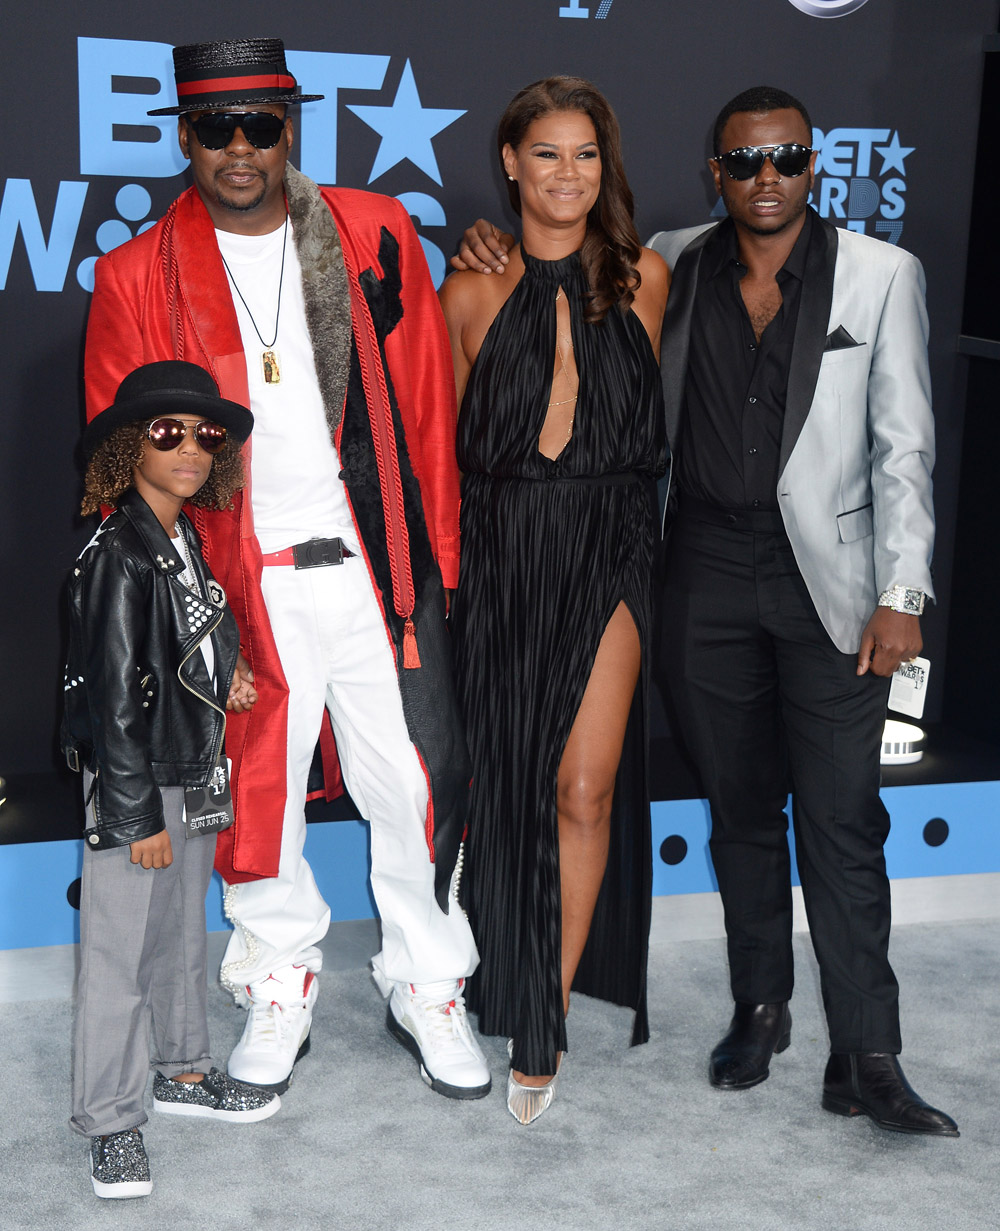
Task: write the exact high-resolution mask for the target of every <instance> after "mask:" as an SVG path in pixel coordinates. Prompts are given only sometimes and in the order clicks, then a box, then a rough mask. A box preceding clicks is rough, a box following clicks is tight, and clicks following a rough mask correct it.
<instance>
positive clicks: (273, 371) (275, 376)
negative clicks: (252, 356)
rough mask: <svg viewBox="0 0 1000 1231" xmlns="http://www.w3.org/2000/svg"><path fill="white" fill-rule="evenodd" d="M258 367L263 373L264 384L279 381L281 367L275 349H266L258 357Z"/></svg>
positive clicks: (278, 382) (275, 383) (277, 382)
mask: <svg viewBox="0 0 1000 1231" xmlns="http://www.w3.org/2000/svg"><path fill="white" fill-rule="evenodd" d="M260 367H261V371H262V372H263V374H264V384H265V385H277V384H280V383H281V367H280V363H279V360H278V352H277V351H276V350H266V351H264V353H263V354H262V355H261V357H260Z"/></svg>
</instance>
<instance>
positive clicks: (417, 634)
mask: <svg viewBox="0 0 1000 1231" xmlns="http://www.w3.org/2000/svg"><path fill="white" fill-rule="evenodd" d="M174 67H175V75H176V80H177V92H178V106H176V107H173V108H166V109H163V110H161V111H158V112H155V113H153V114H176V115H178V116H179V121H178V139H179V141H180V146H181V150H182V151H183V153H184V155H185V156H186V157H187V158H188V159H189V160H190V162H191V171H192V176H193V180H194V186H193V187H192V188H189V189H188V190H187V192H185V193H183V194H182V195H181V196H180V197H179V198H178V199H177V200H176V201H175V202H174V203H173V205H171V207H170V208H169V210H168V211H167V213H166V215H165V217H164V218H163V219H162V220H161V221H160V222H158V223H157V224H156V225H155V226H154V227H152V228H151V229H150V230H149V231H147V232H145V233H144V234H142V235H140V236H139V237H137V238H136V239H134V240H132V241H131V242H130V243H128V244H125V245H123V246H122V247H120V248H118V249H115V250H114V251H113V252H111V253H109V254H108V255H106V256H105V257H103V258H102V259H101V260H100V261H99V262H98V264H97V270H96V283H95V291H94V298H93V304H92V307H91V314H90V322H89V326H88V333H87V349H86V365H85V367H86V385H87V407H88V417H92V416H93V415H94V414H96V413H97V412H98V411H99V410H100V409H101V408H102V407H103V406H106V405H108V404H109V403H110V401H111V399H112V397H113V394H114V390H115V389H116V388H117V386H118V384H119V383H120V380H121V378H122V376H123V375H124V374H125V373H126V372H128V371H131V370H132V369H133V368H134V367H136V366H138V365H139V364H142V363H148V362H150V361H153V360H157V359H168V358H170V359H173V358H177V359H185V360H189V361H191V362H194V363H197V364H200V365H201V366H203V367H205V368H207V369H208V370H209V371H210V372H211V373H212V375H213V376H214V377H215V379H216V381H217V382H218V385H219V388H220V390H221V392H222V395H223V396H224V397H226V398H229V399H232V400H233V401H236V402H240V403H242V404H244V405H247V406H249V407H250V408H251V409H252V410H253V412H254V415H255V419H256V422H257V424H258V432H257V435H256V436H255V438H254V445H253V455H252V457H251V456H250V447H249V446H247V458H248V461H249V466H248V471H249V475H250V483H249V486H248V488H247V490H246V491H244V492H242V493H240V494H238V495H237V497H236V499H235V501H234V504H233V506H232V507H231V508H230V509H228V510H226V511H224V512H221V513H207V512H205V511H203V510H197V511H196V512H195V522H196V525H197V527H198V529H199V532H200V533H201V535H202V539H203V542H204V547H205V555H206V558H207V559H208V561H209V563H210V566H211V568H212V570H213V572H214V573H215V575H216V576H217V577H218V579H219V581H220V582H221V583H222V584H223V586H224V587H225V589H226V592H227V594H228V596H229V601H230V604H231V606H232V609H233V611H234V613H235V615H236V618H237V622H238V624H239V626H240V632H241V637H242V649H243V653H244V655H245V657H246V660H247V661H246V670H247V671H248V672H249V673H251V674H252V679H253V681H254V686H255V688H256V690H257V692H258V695H259V701H258V704H257V705H256V707H255V708H254V709H253V711H252V712H250V713H241V714H234V715H232V716H231V717H230V721H229V725H228V728H227V752H228V755H229V756H230V758H231V759H232V762H233V798H234V802H235V806H236V816H237V821H236V825H235V826H234V827H233V829H232V830H229V831H227V833H226V834H225V835H224V839H223V840H220V843H219V854H218V857H217V867H218V869H219V871H220V873H221V874H222V876H223V879H224V880H225V882H226V886H227V889H226V895H225V908H226V913H227V916H228V917H229V919H230V920H231V921H232V923H233V925H234V932H233V935H232V937H231V939H230V943H229V946H228V948H227V951H226V956H225V959H224V962H223V968H222V979H223V982H224V983H225V984H226V985H227V986H228V987H229V988H230V989H231V990H232V991H233V993H234V995H235V996H236V997H237V999H238V1001H240V1002H241V1003H243V1004H245V1005H247V1006H248V1008H249V1010H250V1011H249V1014H248V1019H247V1025H246V1029H245V1030H244V1032H243V1036H242V1038H241V1040H240V1042H239V1043H238V1044H237V1046H236V1049H235V1050H234V1052H233V1054H232V1056H231V1057H230V1062H229V1068H230V1072H231V1073H232V1074H233V1075H234V1076H237V1077H239V1078H241V1079H243V1080H246V1081H250V1082H255V1083H257V1084H260V1085H263V1086H266V1087H268V1088H272V1089H275V1090H278V1091H282V1090H284V1089H286V1088H287V1085H288V1083H289V1081H290V1079H291V1073H292V1069H293V1067H294V1064H295V1062H296V1060H297V1059H298V1058H299V1057H300V1056H301V1055H303V1054H304V1053H305V1051H306V1050H307V1049H308V1046H309V1029H310V1024H311V1018H312V1007H313V1004H314V1002H315V999H316V991H317V984H316V974H317V972H318V971H319V969H320V967H321V964H322V954H321V952H320V949H319V948H318V945H319V942H320V941H321V940H322V938H323V936H324V935H325V933H326V930H327V926H328V923H329V914H330V912H329V908H328V907H327V906H326V903H325V902H324V901H323V899H322V897H321V895H320V893H319V890H318V889H317V887H316V883H315V880H314V879H313V876H312V872H311V870H310V868H309V865H308V863H307V862H306V860H305V859H304V858H303V854H302V850H303V844H304V840H305V818H304V814H303V805H304V802H305V792H306V779H307V776H308V772H309V767H310V764H311V762H312V757H313V752H314V749H315V745H316V741H317V739H318V738H320V737H321V733H325V738H323V739H322V740H321V743H322V745H323V749H324V764H325V766H326V767H327V769H329V768H330V767H331V766H332V767H333V768H334V770H335V768H336V761H335V758H334V757H333V755H332V748H333V741H332V740H331V739H330V738H329V734H330V728H332V733H333V735H334V737H335V739H336V748H337V754H338V756H339V761H340V767H341V770H342V772H343V779H344V782H345V784H346V786H347V789H348V790H349V791H350V793H351V796H352V798H353V799H354V801H355V802H356V803H357V805H358V807H359V809H360V810H361V812H362V814H363V815H364V816H365V818H366V819H367V820H368V821H369V822H370V824H371V853H372V872H371V884H372V891H373V894H374V897H375V900H376V903H377V905H378V908H379V913H380V915H381V919H382V950H381V951H380V953H378V954H377V955H376V956H375V957H374V958H373V962H372V965H373V971H374V975H375V980H376V983H377V984H378V986H379V988H380V990H381V991H382V993H383V995H384V996H388V997H389V1005H388V1010H387V1025H388V1028H389V1030H390V1031H391V1032H392V1033H393V1035H394V1036H395V1037H396V1038H397V1039H398V1040H399V1041H400V1042H401V1043H402V1045H403V1046H405V1047H406V1048H407V1049H408V1050H409V1051H410V1052H411V1053H412V1054H413V1055H414V1057H415V1058H416V1059H417V1061H418V1063H419V1065H420V1068H421V1072H422V1075H423V1077H424V1080H425V1081H427V1083H428V1084H429V1085H431V1086H432V1087H433V1088H434V1089H436V1090H437V1091H438V1092H440V1093H442V1094H445V1095H447V1096H449V1097H454V1098H478V1097H481V1096H482V1095H485V1094H486V1093H487V1092H488V1091H489V1088H490V1077H489V1071H488V1069H487V1067H486V1063H485V1060H484V1058H483V1055H482V1052H481V1050H480V1049H479V1046H478V1044H477V1043H476V1041H475V1039H474V1037H473V1035H472V1032H471V1029H470V1027H469V1025H468V1022H467V1019H466V1016H465V1008H464V1000H463V997H462V986H463V980H464V979H465V977H466V976H467V975H469V974H471V973H472V971H473V970H474V969H475V966H476V964H477V962H478V955H477V953H476V947H475V943H474V941H473V938H472V935H471V933H470V931H469V926H468V922H467V920H466V919H465V915H464V913H463V912H462V910H461V909H460V908H459V907H458V905H457V881H458V875H457V868H458V867H459V866H460V858H459V856H460V843H461V836H462V832H463V828H464V824H465V812H466V792H467V786H468V780H469V767H468V756H467V752H466V749H465V743H464V738H463V735H462V732H461V728H460V725H459V722H458V719H457V714H456V709H455V704H454V696H453V688H452V682H451V674H450V664H449V658H448V648H447V633H446V629H445V624H444V619H445V597H444V591H443V586H445V587H449V588H450V587H453V586H454V585H455V583H456V580H457V571H458V473H457V468H456V463H455V456H454V432H455V417H456V412H455V398H454V385H453V378H452V371H451V360H450V353H449V349H448V341H447V335H446V334H445V331H444V325H443V322H442V320H441V317H440V312H439V309H438V306H437V300H436V297H435V295H434V290H433V287H432V284H431V281H430V277H429V275H428V272H427V267H426V263H425V261H424V258H423V253H422V251H421V248H420V244H419V240H418V239H417V236H416V234H415V232H414V230H413V227H412V225H411V223H410V220H409V218H408V217H407V215H406V212H405V210H404V209H403V208H402V206H401V205H399V203H398V202H396V201H394V200H392V199H389V198H386V197H380V196H376V195H374V194H371V193H365V192H358V191H354V190H350V189H327V188H324V189H319V188H318V187H317V186H316V185H315V184H313V183H312V181H310V180H308V179H307V178H306V177H305V176H303V175H301V174H300V173H299V172H298V171H296V170H295V168H294V167H292V166H291V165H290V164H288V162H287V158H288V153H289V150H290V149H291V147H292V141H293V136H294V130H293V125H292V121H291V120H290V119H289V118H288V116H287V108H288V106H289V104H292V103H296V102H303V101H309V100H310V99H313V98H317V97H321V96H316V95H303V94H301V93H300V92H299V90H298V87H297V84H296V82H295V79H294V77H292V76H291V75H290V74H289V73H288V70H287V68H286V66H285V59H284V48H283V46H282V44H281V41H280V40H278V39H243V40H236V41H228V42H221V43H205V44H193V45H189V46H185V47H178V48H176V49H175V51H174ZM327 717H328V719H329V724H330V726H329V728H328V727H326V725H325V724H326V719H327ZM330 789H331V788H330V785H329V780H328V790H330Z"/></svg>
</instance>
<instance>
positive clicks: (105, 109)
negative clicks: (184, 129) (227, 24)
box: [77, 38, 186, 179]
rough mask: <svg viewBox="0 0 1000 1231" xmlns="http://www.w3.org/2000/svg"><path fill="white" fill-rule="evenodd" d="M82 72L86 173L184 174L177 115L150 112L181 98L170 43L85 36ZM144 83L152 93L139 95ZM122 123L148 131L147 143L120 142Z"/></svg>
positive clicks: (82, 153)
mask: <svg viewBox="0 0 1000 1231" xmlns="http://www.w3.org/2000/svg"><path fill="white" fill-rule="evenodd" d="M77 71H78V74H79V87H80V174H81V175H119V176H122V177H123V178H125V177H127V178H129V179H133V178H134V179H139V178H142V177H147V178H154V179H163V178H166V177H167V176H171V175H179V174H180V172H181V171H183V170H184V167H185V165H186V163H185V159H184V157H183V155H182V154H181V152H180V149H179V147H178V145H177V137H176V133H177V117H176V116H170V115H166V116H158V117H153V116H148V115H147V114H146V112H147V111H151V110H153V109H154V108H156V107H171V106H173V105H174V102H175V99H176V95H175V93H174V70H173V60H172V58H171V55H170V45H169V43H144V42H134V41H132V40H131V39H119V38H80V39H77ZM137 79H138V80H137ZM140 82H141V84H143V85H145V84H147V83H148V85H149V86H150V87H151V88H152V89H151V92H149V91H147V92H136V91H135V86H136V85H139V84H140ZM116 85H117V87H118V88H116ZM130 85H131V86H132V89H131V90H130V89H129V88H128V87H129V86H130ZM157 86H158V87H159V88H158V89H157V88H155V87H157ZM116 125H121V126H123V127H125V128H127V129H133V130H134V129H144V130H145V132H144V134H143V135H144V137H145V138H146V139H145V140H144V139H142V138H139V139H138V140H136V139H129V138H128V137H125V136H119V137H117V138H116V137H115V126H116Z"/></svg>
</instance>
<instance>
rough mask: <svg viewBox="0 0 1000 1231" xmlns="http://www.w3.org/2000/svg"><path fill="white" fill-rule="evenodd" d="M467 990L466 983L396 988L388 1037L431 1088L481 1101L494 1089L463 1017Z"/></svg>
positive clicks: (388, 1016) (391, 999)
mask: <svg viewBox="0 0 1000 1231" xmlns="http://www.w3.org/2000/svg"><path fill="white" fill-rule="evenodd" d="M464 986H465V980H464V979H459V980H458V981H457V982H456V981H455V980H454V979H446V980H444V981H443V982H441V983H421V984H413V983H395V984H393V988H392V994H391V995H390V997H389V1005H388V1008H387V1009H386V1018H385V1024H386V1026H387V1027H388V1030H389V1033H390V1034H391V1035H392V1036H393V1038H395V1039H397V1040H398V1041H399V1042H400V1043H402V1045H403V1046H404V1047H405V1048H406V1050H407V1051H408V1052H409V1053H410V1055H411V1056H413V1057H414V1059H415V1060H416V1061H417V1063H418V1064H419V1065H420V1076H421V1077H422V1078H423V1079H424V1081H425V1082H426V1083H427V1085H429V1086H430V1088H431V1089H432V1090H436V1091H437V1092H438V1094H443V1095H444V1096H445V1098H460V1099H474V1098H483V1097H484V1096H485V1095H487V1094H489V1092H490V1086H491V1085H492V1081H491V1079H490V1070H489V1067H488V1066H487V1064H486V1057H485V1056H484V1055H483V1053H482V1049H481V1048H480V1046H479V1044H478V1043H477V1042H476V1039H475V1036H474V1035H473V1033H472V1027H471V1026H470V1025H469V1018H468V1016H467V1014H466V1012H465V997H464V996H463V995H462V988H463V987H464Z"/></svg>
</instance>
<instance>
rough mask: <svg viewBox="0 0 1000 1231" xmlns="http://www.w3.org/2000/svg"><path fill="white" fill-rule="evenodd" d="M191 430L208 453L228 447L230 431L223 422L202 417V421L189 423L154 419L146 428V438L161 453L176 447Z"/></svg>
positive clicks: (181, 420)
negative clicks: (227, 440)
mask: <svg viewBox="0 0 1000 1231" xmlns="http://www.w3.org/2000/svg"><path fill="white" fill-rule="evenodd" d="M189 431H192V432H194V438H195V440H197V442H198V443H199V444H200V445H201V447H202V448H203V449H204V450H205V452H206V453H221V452H222V450H223V449H224V448H225V447H226V438H227V437H228V435H229V433H228V432H227V431H226V429H225V428H224V427H223V426H222V424H221V423H212V422H211V420H209V419H202V421H201V422H200V423H194V424H188V423H185V422H184V420H183V419H168V418H166V417H164V418H161V419H154V420H153V422H152V423H150V424H149V425H148V426H147V428H146V439H147V440H148V441H149V443H150V444H151V445H152V446H153V448H154V449H158V450H159V451H160V452H161V453H169V452H170V450H171V449H176V448H177V446H178V445H179V444H180V443H181V441H182V440H183V439H184V437H185V436H186V435H187V434H188V432H189Z"/></svg>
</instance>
